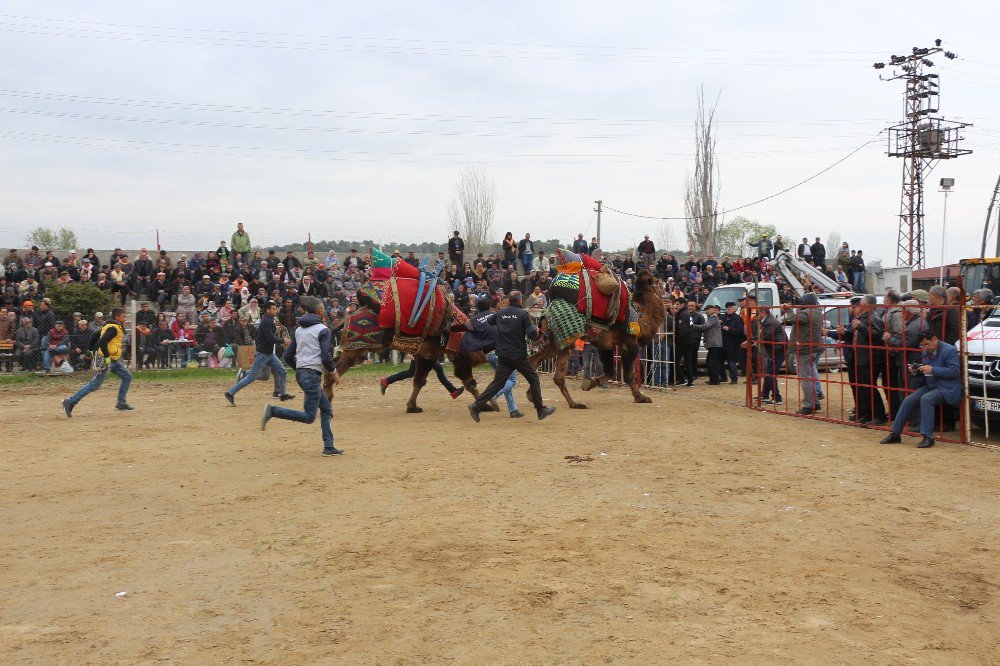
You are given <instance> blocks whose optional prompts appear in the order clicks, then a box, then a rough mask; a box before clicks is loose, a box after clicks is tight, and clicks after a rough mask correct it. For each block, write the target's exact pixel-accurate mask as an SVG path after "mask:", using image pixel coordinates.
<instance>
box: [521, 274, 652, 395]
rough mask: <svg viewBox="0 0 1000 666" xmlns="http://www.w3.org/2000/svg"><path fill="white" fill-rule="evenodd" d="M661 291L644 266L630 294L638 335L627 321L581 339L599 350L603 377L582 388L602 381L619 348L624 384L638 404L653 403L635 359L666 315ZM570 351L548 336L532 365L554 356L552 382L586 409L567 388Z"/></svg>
mask: <svg viewBox="0 0 1000 666" xmlns="http://www.w3.org/2000/svg"><path fill="white" fill-rule="evenodd" d="M661 292H662V285H661V283H660V281H659V280H658V279H657V278H655V277H654V276H653V274H652V273H650V272H649V271H647V270H645V269H643V270H641V271H639V274H638V275H637V276H636V282H635V293H634V294H633V295H632V298H633V304H634V305H635V309H636V310H637V311H638V312H639V335H638V336H635V335H632V334H630V333H629V332H628V326H627V325H626V324H620V323H616V324H614V325H612V326H611V327H610V328H609V329H608V330H607V331H605V332H604V334H603V335H601V336H600V337H599V338H597V339H594V340H591V339H588V338H584V339H585V340H587V342H590V343H591V344H593V345H594V346H596V347H597V348H598V349H599V350H600V357H601V364H602V365H603V366H604V372H605V375H604V376H601V377H597V378H595V379H593V380H589V382H590V383H589V384H588V383H585V384H584V385H583V386H582V388H583V390H584V391H589V390H590V389H592V388H593V387H594V386H596V385H597V384H599V383H601V382H602V381H604V379H605V376H606V375H607V373H608V372H609V371H611V369H612V368H613V367H614V349H615V347H620V349H621V363H622V375H623V379H624V380H625V384H626V385H627V386H628V387H629V389H630V390H631V391H632V398H633V399H634V400H635V401H636V402H638V403H649V402H652V400H650V398H649V397H648V396H645V395H643V393H642V391H640V390H639V381H638V380H637V379H636V376H635V361H636V359H637V358H638V357H639V350H640V349H641V348H642V347H644V346H646V345H648V344H649V343H650V342H652V340H653V336H654V335H655V334H656V332H657V331H659V330H660V327H661V326H662V325H663V322H664V321H665V320H666V317H667V315H666V310H665V309H664V307H663V299H662V298H661V297H660V294H661ZM571 351H572V349H571V348H568V349H559V347H558V346H557V345H556V344H555V342H554V341H553V340H551V339H548V340H546V341H545V342H544V343H543V344H542V346H541V347H540V348H539V350H538V351H537V352H535V353H534V354H533V355H532V356H531V359H530V361H531V366H532V367H533V368H537V367H538V366H539V364H541V363H542V361H545V360H547V359H550V358H554V359H555V372H554V373H553V376H552V381H553V382H554V383H555V385H556V386H558V387H559V390H560V391H561V392H562V394H563V397H564V398H566V402H567V403H569V407H570V409H586V408H587V406H586V405H585V404H583V403H580V402H576V401H575V400H573V397H572V396H571V395H570V394H569V391H568V390H567V389H566V372H567V370H568V368H569V356H570V352H571ZM586 381H588V380H585V382H586Z"/></svg>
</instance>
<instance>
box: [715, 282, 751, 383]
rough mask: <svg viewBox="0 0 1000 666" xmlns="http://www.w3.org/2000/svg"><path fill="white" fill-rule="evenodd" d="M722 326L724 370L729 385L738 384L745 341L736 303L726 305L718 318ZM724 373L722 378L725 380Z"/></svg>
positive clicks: (741, 319)
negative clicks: (727, 372)
mask: <svg viewBox="0 0 1000 666" xmlns="http://www.w3.org/2000/svg"><path fill="white" fill-rule="evenodd" d="M719 320H720V323H721V324H722V354H723V357H724V362H725V370H728V371H729V383H730V384H737V383H739V368H740V366H742V365H743V363H742V362H741V359H742V358H743V357H745V356H746V354H745V353H743V352H742V349H741V347H742V344H743V341H744V340H745V339H746V335H745V334H744V332H743V317H741V316H740V313H738V312H737V311H736V303H734V302H733V301H729V302H728V303H726V311H725V312H724V313H723V314H722V315H721V316H720V317H719ZM725 374H726V373H725V371H724V372H723V373H722V378H723V379H725Z"/></svg>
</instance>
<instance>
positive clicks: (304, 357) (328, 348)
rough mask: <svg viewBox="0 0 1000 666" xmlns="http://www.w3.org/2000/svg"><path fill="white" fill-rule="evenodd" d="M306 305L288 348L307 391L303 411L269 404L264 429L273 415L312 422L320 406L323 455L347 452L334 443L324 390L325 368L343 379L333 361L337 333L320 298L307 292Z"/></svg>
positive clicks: (297, 377)
mask: <svg viewBox="0 0 1000 666" xmlns="http://www.w3.org/2000/svg"><path fill="white" fill-rule="evenodd" d="M302 309H303V310H305V312H306V314H304V315H302V317H300V318H299V325H298V328H296V329H295V339H294V340H292V344H290V345H289V346H288V349H286V350H285V363H287V364H288V365H290V366H292V367H293V368H295V381H296V382H298V385H299V386H300V387H301V388H302V392H303V393H304V394H305V401H304V403H303V405H302V411H301V412H300V411H297V410H294V409H286V408H284V407H274V406H273V405H267V406H266V407H264V416H263V417H262V418H261V420H260V429H261V430H264V428H266V427H267V422H268V421H270V420H271V419H272V418H275V419H285V420H286V421H297V422H299V423H312V422H313V421H315V420H316V411H317V410H319V416H320V418H319V423H320V428H321V430H322V433H323V455H324V456H338V455H342V454H343V453H344V452H343V451H342V450H340V449H338V448H336V447H334V445H333V430H332V429H331V428H330V419H332V418H333V406H332V405H330V400H329V398H327V397H326V394H325V393H323V370H324V369H326V370H329V371H330V372H332V373H333V383H334V384H339V383H340V375H339V374H337V365H336V364H335V363H334V362H333V334H332V333H331V332H330V329H329V328H327V326H326V323H325V322H324V321H323V316H324V315H325V314H326V308H325V307H324V306H323V301H321V300H320V299H318V298H316V297H315V296H307V297H306V298H303V299H302Z"/></svg>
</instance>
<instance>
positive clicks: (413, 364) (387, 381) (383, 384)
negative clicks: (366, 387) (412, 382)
mask: <svg viewBox="0 0 1000 666" xmlns="http://www.w3.org/2000/svg"><path fill="white" fill-rule="evenodd" d="M434 372H435V373H436V374H437V378H438V381H439V382H441V386H443V387H444V389H445V390H446V391H447V392H448V394H449V395H451V399H452V400H454V399H455V398H457V397H458V396H460V395H462V393H464V392H465V387H464V386H459V387H458V388H455V385H454V384H452V383H451V381H449V379H448V376H447V375H446V374H444V365H443V364H442V363H441V361H440V360H435V361H434ZM415 374H417V358H416V357H413V358H412V359H411V360H410V367H408V368H407V369H406V370H402V371H400V372H397V373H396V374H394V375H389V376H388V377H383V378H382V379H380V380H378V384H379V387H380V388H381V390H382V395H385V390H386V389H387V388H389V386H390V385H391V384H395V383H396V382H399V381H402V380H404V379H409V378H411V377H413V375H415Z"/></svg>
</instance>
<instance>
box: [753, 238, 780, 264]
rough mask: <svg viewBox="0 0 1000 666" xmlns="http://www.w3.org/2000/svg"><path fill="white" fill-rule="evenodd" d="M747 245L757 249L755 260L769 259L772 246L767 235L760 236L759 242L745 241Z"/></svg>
mask: <svg viewBox="0 0 1000 666" xmlns="http://www.w3.org/2000/svg"><path fill="white" fill-rule="evenodd" d="M747 245H749V246H750V247H755V248H757V258H758V259H760V260H761V261H763V260H765V259H770V258H771V250H772V248H773V247H774V244H773V243H772V242H771V240H770V239H769V238H768V235H767V234H761V235H760V240H759V241H756V242H753V241H747Z"/></svg>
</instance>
